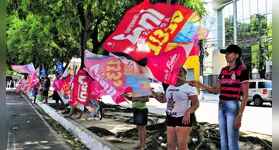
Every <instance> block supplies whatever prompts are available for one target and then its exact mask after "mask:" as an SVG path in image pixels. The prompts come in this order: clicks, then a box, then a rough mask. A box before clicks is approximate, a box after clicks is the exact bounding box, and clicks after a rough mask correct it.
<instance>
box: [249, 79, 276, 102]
mask: <svg viewBox="0 0 279 150" xmlns="http://www.w3.org/2000/svg"><path fill="white" fill-rule="evenodd" d="M249 82H250V83H249V96H248V102H247V105H249V104H250V103H251V102H254V105H256V106H262V104H263V103H265V102H268V103H270V104H271V105H272V81H271V80H263V79H261V80H250V81H249Z"/></svg>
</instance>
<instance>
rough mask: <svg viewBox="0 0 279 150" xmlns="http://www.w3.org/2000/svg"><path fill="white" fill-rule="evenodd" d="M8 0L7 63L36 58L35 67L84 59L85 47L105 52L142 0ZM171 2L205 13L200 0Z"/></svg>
mask: <svg viewBox="0 0 279 150" xmlns="http://www.w3.org/2000/svg"><path fill="white" fill-rule="evenodd" d="M6 2H7V5H6V11H7V18H8V19H7V20H8V21H7V22H8V23H7V26H6V28H7V30H6V31H7V37H8V38H7V58H9V60H7V62H8V64H11V63H19V64H24V63H30V62H29V61H33V63H34V64H35V66H44V67H45V68H47V70H48V68H53V66H54V65H55V64H56V63H57V61H61V62H64V63H66V64H67V63H69V60H70V59H71V58H72V57H73V56H76V57H81V58H83V50H85V49H88V50H90V51H92V52H93V53H102V48H101V46H102V44H103V42H104V41H105V39H106V38H107V37H108V36H109V35H110V34H111V33H112V32H113V31H114V29H115V28H116V26H117V24H118V23H119V22H120V20H121V19H122V17H123V14H124V13H125V11H127V10H128V9H129V8H131V7H133V6H135V5H137V4H139V3H140V2H142V0H130V1H127V0H86V1H82V0H72V1H63V0H58V1H41V0H39V1H38V0H29V1H22V0H16V1H15V0H7V1H6ZM151 2H152V3H157V2H167V0H151ZM170 2H171V3H180V4H183V5H184V6H189V7H190V8H192V9H194V10H195V11H197V12H198V13H199V14H205V12H206V11H205V8H204V7H203V5H202V2H201V0H198V1H195V0H188V1H185V0H176V1H175V0H172V1H170ZM21 34H22V35H21ZM46 53H47V54H46ZM14 56H19V57H14ZM49 60H51V62H50V61H49ZM66 66H67V65H65V66H64V67H66Z"/></svg>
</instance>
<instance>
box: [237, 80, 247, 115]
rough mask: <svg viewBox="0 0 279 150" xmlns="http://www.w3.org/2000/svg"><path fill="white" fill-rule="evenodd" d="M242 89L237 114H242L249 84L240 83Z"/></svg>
mask: <svg viewBox="0 0 279 150" xmlns="http://www.w3.org/2000/svg"><path fill="white" fill-rule="evenodd" d="M241 88H242V91H243V95H242V101H241V106H240V109H239V115H241V116H242V114H243V112H244V109H245V106H246V104H247V101H248V90H249V84H242V85H241Z"/></svg>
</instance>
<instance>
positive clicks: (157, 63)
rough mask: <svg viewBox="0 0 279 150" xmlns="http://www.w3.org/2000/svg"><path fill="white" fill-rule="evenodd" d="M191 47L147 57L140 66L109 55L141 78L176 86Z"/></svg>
mask: <svg viewBox="0 0 279 150" xmlns="http://www.w3.org/2000/svg"><path fill="white" fill-rule="evenodd" d="M193 45H194V43H191V44H186V45H182V46H178V47H176V48H174V49H173V50H171V51H168V52H165V53H163V54H160V55H158V56H149V57H147V58H145V59H144V60H145V61H144V64H142V65H139V64H138V63H137V62H136V61H134V60H131V59H127V58H126V57H124V56H117V55H114V54H110V55H111V56H114V57H117V58H118V59H119V60H120V61H121V62H122V63H124V64H126V65H127V66H129V67H131V68H133V69H134V70H136V71H138V72H139V73H140V74H142V75H143V76H146V77H149V78H151V79H154V80H157V81H160V82H163V83H166V84H170V85H176V81H177V76H178V74H179V71H180V69H181V68H182V66H183V65H184V63H185V61H186V60H187V58H188V56H189V54H190V53H191V51H192V49H193Z"/></svg>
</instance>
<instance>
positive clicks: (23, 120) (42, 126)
mask: <svg viewBox="0 0 279 150" xmlns="http://www.w3.org/2000/svg"><path fill="white" fill-rule="evenodd" d="M6 124H7V130H8V140H7V149H8V150H14V149H17V150H21V149H23V150H25V149H27V150H38V149H48V150H69V149H71V148H70V147H69V146H68V145H67V144H66V143H65V141H64V139H63V138H62V137H60V136H59V135H58V134H57V133H56V132H55V131H54V130H53V129H52V128H51V126H50V125H49V124H48V123H47V122H46V121H45V120H44V119H43V117H42V116H41V115H40V114H39V113H38V112H37V110H35V108H34V107H33V106H31V105H30V103H29V102H28V101H27V100H25V99H24V98H21V97H20V96H19V95H16V94H15V93H12V92H7V93H6ZM13 128H18V129H17V130H14V129H13Z"/></svg>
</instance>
